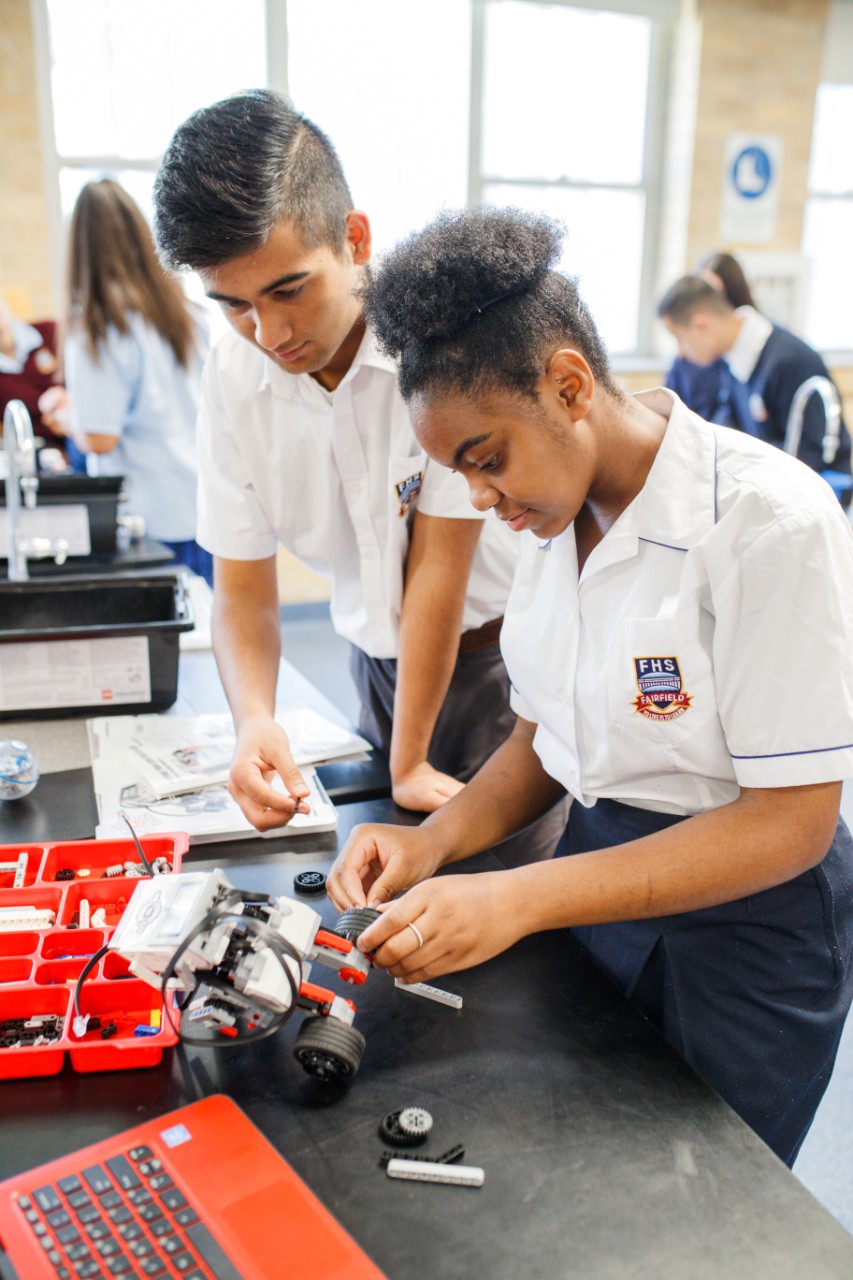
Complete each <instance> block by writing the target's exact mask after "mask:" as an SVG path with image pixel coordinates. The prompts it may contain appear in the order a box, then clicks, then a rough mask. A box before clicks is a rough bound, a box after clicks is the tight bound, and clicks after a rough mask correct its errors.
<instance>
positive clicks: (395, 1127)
mask: <svg viewBox="0 0 853 1280" xmlns="http://www.w3.org/2000/svg"><path fill="white" fill-rule="evenodd" d="M409 1109H410V1110H413V1109H414V1108H409ZM379 1136H380V1138H381V1139H382V1141H383V1142H387V1143H388V1145H389V1146H390V1147H419V1146H420V1145H421V1143H422V1142H426V1138H427V1135H426V1131H422V1132H419V1133H404V1132H403V1130H402V1129H401V1128H400V1112H399V1111H389V1112H388V1115H387V1116H385V1118H384V1120H382V1121H381V1122H380V1124H379Z"/></svg>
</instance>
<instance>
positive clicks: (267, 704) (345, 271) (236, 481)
mask: <svg viewBox="0 0 853 1280" xmlns="http://www.w3.org/2000/svg"><path fill="white" fill-rule="evenodd" d="M155 204H156V221H155V228H156V235H157V239H158V243H159V246H160V251H161V254H162V255H163V257H164V259H165V261H166V262H167V263H168V264H169V265H170V266H172V267H174V268H179V267H184V268H192V269H194V270H196V271H197V272H198V273H199V275H200V276H201V279H202V281H203V283H204V287H205V290H206V292H207V294H208V296H209V297H211V298H213V299H215V300H216V301H217V302H218V303H219V304H220V306H221V308H222V311H223V314H224V315H225V316H226V318H227V319H228V321H229V323H230V324H231V326H232V329H233V330H234V332H233V333H231V334H228V335H226V337H225V338H224V339H223V340H222V341H221V342H220V343H219V344H218V345H217V347H216V349H215V351H214V352H213V355H212V358H211V360H210V362H209V364H208V367H207V370H206V374H205V381H204V390H203V398H202V410H201V417H200V465H201V488H200V513H199V537H200V539H201V541H202V543H203V544H204V545H205V546H206V547H208V548H209V549H210V550H211V551H212V552H213V554H214V557H215V566H216V573H215V589H214V608H213V633H214V648H215V652H216V658H217V662H218V664H219V671H220V674H221V676H222V681H223V684H224V686H225V689H226V692H227V695H228V700H229V703H230V705H231V710H232V713H233V715H234V722H235V726H236V730H237V747H236V753H235V757H234V763H233V766H232V771H231V788H232V793H233V795H234V796H235V798H236V799H237V800H238V802H239V803H240V805H241V808H242V809H243V812H244V813H245V814H246V816H247V817H248V818H249V820H250V821H251V822H253V823H254V824H255V826H256V827H258V828H259V829H260V830H265V829H269V828H272V827H276V826H280V825H281V824H282V823H283V822H286V821H287V820H288V819H289V818H290V817H291V816H292V814H293V812H294V808H295V806H296V805H297V804H298V800H299V797H301V796H303V795H304V794H305V792H306V789H305V786H304V783H303V781H302V778H301V775H300V773H299V770H298V769H297V768H296V767H295V765H294V764H293V759H292V756H291V752H290V747H289V744H288V741H287V737H286V735H285V733H284V731H283V730H282V729H281V728H280V726H278V725H277V724H276V722H275V720H274V718H273V712H274V699H275V687H276V679H277V674H278V662H279V653H280V620H279V602H278V590H277V581H276V559H275V557H276V548H277V546H278V544H279V543H281V544H283V545H284V546H286V547H287V548H288V549H289V550H290V551H291V552H293V553H294V554H295V555H296V556H298V557H299V558H300V559H301V560H302V561H303V562H304V563H305V564H307V565H308V566H309V567H310V568H312V569H314V570H315V571H318V572H320V573H324V574H326V575H327V576H328V577H330V578H331V580H332V600H331V616H332V622H333V625H334V627H335V629H336V631H337V632H338V633H339V634H340V635H342V636H344V637H345V638H346V639H347V640H349V641H350V644H351V653H352V672H353V676H354V679H355V683H356V687H357V689H358V693H359V696H360V699H361V703H362V714H361V722H360V728H361V730H362V731H363V732H364V733H365V734H366V735H367V737H368V738H370V739H371V740H372V741H373V742H374V743H375V745H377V746H378V747H380V748H382V749H383V750H385V751H387V752H388V753H389V755H390V767H391V777H392V783H393V793H394V798H395V799H396V800H397V801H398V802H399V803H400V804H403V805H405V806H407V807H408V808H412V809H420V810H427V811H429V810H433V809H435V808H437V807H438V806H439V805H441V804H442V803H444V801H446V800H447V799H448V797H449V796H451V795H453V794H455V793H456V792H458V791H459V790H460V788H461V786H462V783H463V781H464V780H466V779H467V778H469V777H470V776H471V775H472V774H473V773H474V772H475V770H476V769H477V768H478V767H479V765H480V764H481V763H482V761H483V760H484V759H486V758H487V756H488V755H489V754H490V752H491V751H492V750H493V749H494V748H495V747H496V746H497V745H499V744H500V743H501V742H502V741H503V740H504V738H505V737H506V736H507V734H508V733H509V732H510V729H511V727H512V723H513V720H514V716H513V714H512V712H511V710H510V706H509V684H508V680H507V675H506V671H505V669H504V666H503V662H502V659H501V656H500V650H499V648H498V645H497V637H498V632H499V630H500V623H501V619H502V616H503V611H504V606H505V603H506V598H507V594H508V591H509V586H510V582H511V578H512V571H513V567H514V562H515V550H516V549H515V545H514V543H513V541H512V539H511V537H510V536H509V535H508V534H507V531H506V530H505V529H504V528H502V527H501V526H500V525H499V523H498V522H497V521H496V520H494V519H493V518H488V519H484V517H483V513H481V512H477V511H475V510H474V508H473V507H472V506H471V504H470V502H469V500H468V494H467V490H466V487H465V485H464V482H463V481H462V480H461V478H460V477H458V476H454V475H451V474H450V472H447V471H444V470H443V469H442V468H440V467H436V466H435V465H433V464H432V463H430V462H428V461H427V459H426V456H425V454H424V453H423V451H422V449H421V447H420V445H419V444H418V443H417V441H416V440H415V438H414V436H413V434H412V429H411V424H410V421H409V415H408V411H407V409H406V406H405V405H404V404H403V401H402V399H401V398H400V395H399V392H398V390H397V385H396V369H395V366H394V363H393V361H391V360H389V359H388V357H387V356H384V355H382V354H381V353H380V352H379V351H378V350H377V348H376V345H375V342H374V339H373V335H372V333H371V332H370V329H369V327H368V326H367V325H366V324H365V320H364V316H363V313H362V308H361V302H360V300H359V296H358V295H359V290H360V288H361V287H362V285H363V283H364V278H365V268H366V266H367V263H368V261H369V258H370V223H369V220H368V218H367V216H366V215H365V214H364V213H362V212H360V211H358V210H357V209H355V208H354V202H353V199H352V195H351V193H350V191H349V188H348V186H347V182H346V179H345V177H344V174H343V171H342V169H341V165H340V162H339V160H338V157H337V155H336V153H335V151H334V148H333V147H332V145H331V143H330V141H329V139H328V138H327V137H326V136H325V134H323V133H322V132H321V130H320V129H318V128H317V126H316V125H315V124H313V123H312V122H311V121H310V120H308V119H306V118H305V117H304V116H302V115H301V114H300V113H299V112H297V111H296V110H295V109H294V108H293V106H292V105H291V104H290V103H289V102H288V101H287V100H286V99H284V98H282V97H280V96H279V95H276V94H274V93H272V92H269V91H266V90H257V91H254V92H251V93H246V94H241V95H237V96H235V97H233V98H230V99H227V100H225V101H224V102H220V103H217V104H216V105H215V106H212V107H209V108H206V109H204V110H202V111H199V112H197V113H196V114H195V115H193V116H191V117H190V119H189V120H187V121H186V122H185V123H184V124H183V125H181V127H180V128H179V129H178V131H177V133H176V134H175V136H174V138H173V139H172V142H171V143H170V145H169V147H168V149H167V151H166V154H165V157H164V160H163V165H162V168H161V170H160V172H159V175H158V178H157V184H156V190H155ZM404 570H405V573H406V581H405V595H404V592H403V585H404ZM275 773H278V774H279V775H280V776H281V778H282V779H283V781H284V783H285V786H286V788H287V791H288V793H289V794H286V795H283V794H281V793H280V792H278V791H275V790H273V788H272V786H271V785H270V783H271V779H272V776H273V775H274V774H275ZM559 825H560V824H559V822H555V823H554V825H553V832H552V833H551V832H547V833H546V834H545V835H544V836H543V835H542V834H541V832H540V837H539V839H540V845H539V846H538V848H539V849H540V850H541V851H544V852H550V851H551V849H552V848H553V844H554V842H555V840H556V837H557V834H558V831H559ZM533 853H534V844H533V843H531V842H530V841H529V840H528V839H527V838H525V842H524V856H532V855H533Z"/></svg>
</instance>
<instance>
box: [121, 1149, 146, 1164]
mask: <svg viewBox="0 0 853 1280" xmlns="http://www.w3.org/2000/svg"><path fill="white" fill-rule="evenodd" d="M127 1154H128V1155H129V1156H130V1158H131V1160H133V1161H134V1162H135V1163H136V1164H139V1161H140V1160H147V1159H148V1158H149V1157H150V1155H151V1148H150V1147H145V1146H139V1147H131V1148H130V1150H129V1151H128V1153H127Z"/></svg>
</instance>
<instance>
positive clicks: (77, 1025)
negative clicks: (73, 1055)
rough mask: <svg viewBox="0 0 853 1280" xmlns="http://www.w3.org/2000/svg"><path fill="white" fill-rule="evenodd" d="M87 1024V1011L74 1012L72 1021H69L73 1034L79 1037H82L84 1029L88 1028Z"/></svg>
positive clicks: (84, 1032)
mask: <svg viewBox="0 0 853 1280" xmlns="http://www.w3.org/2000/svg"><path fill="white" fill-rule="evenodd" d="M88 1026H89V1015H88V1013H76V1014H75V1015H74V1021H73V1022H72V1023H71V1028H72V1030H73V1032H74V1034H75V1036H78V1037H79V1038H80V1039H82V1038H83V1036H84V1035H85V1034H86V1029H87V1028H88Z"/></svg>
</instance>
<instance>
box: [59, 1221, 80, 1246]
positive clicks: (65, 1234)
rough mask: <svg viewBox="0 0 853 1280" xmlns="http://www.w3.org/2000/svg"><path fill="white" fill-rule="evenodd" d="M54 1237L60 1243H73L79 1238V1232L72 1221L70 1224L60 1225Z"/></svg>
mask: <svg viewBox="0 0 853 1280" xmlns="http://www.w3.org/2000/svg"><path fill="white" fill-rule="evenodd" d="M56 1238H57V1240H58V1241H59V1243H60V1244H74V1243H75V1242H76V1241H77V1240H79V1239H80V1232H79V1231H78V1230H77V1228H76V1227H75V1226H74V1223H73V1222H72V1223H71V1225H70V1226H68V1227H62V1229H61V1230H60V1231H57V1233H56Z"/></svg>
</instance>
